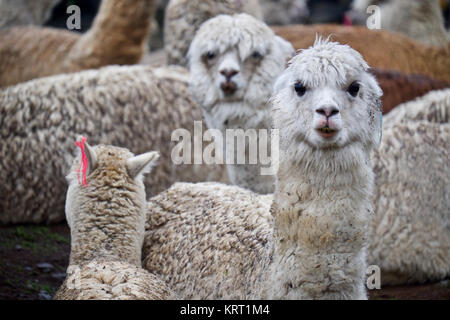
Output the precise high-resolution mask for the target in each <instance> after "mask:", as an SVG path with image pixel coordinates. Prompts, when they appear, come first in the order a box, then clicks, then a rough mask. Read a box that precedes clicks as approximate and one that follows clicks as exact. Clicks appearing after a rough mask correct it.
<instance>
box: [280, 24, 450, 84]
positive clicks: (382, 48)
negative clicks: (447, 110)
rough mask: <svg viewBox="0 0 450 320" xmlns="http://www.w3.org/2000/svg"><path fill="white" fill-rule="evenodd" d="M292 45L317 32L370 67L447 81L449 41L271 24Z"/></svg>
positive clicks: (300, 45) (309, 40)
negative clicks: (420, 40) (425, 41)
mask: <svg viewBox="0 0 450 320" xmlns="http://www.w3.org/2000/svg"><path fill="white" fill-rule="evenodd" d="M272 29H273V30H274V31H275V33H277V34H278V35H279V36H281V37H283V38H284V39H286V40H288V41H289V42H291V43H292V45H293V46H294V48H295V49H306V48H308V47H310V46H312V45H313V43H314V41H315V39H316V37H317V36H322V37H325V38H326V37H328V36H330V35H331V39H332V40H333V41H337V42H339V43H342V44H348V45H350V46H351V47H352V48H354V49H355V50H357V51H358V52H360V53H361V54H362V55H363V57H364V59H365V60H366V61H367V63H368V64H369V65H371V66H372V67H373V68H381V69H388V70H395V71H400V72H404V73H407V74H423V75H426V76H428V77H431V78H434V79H437V80H444V81H447V82H449V83H450V44H449V45H447V46H446V47H442V48H435V47H428V46H425V45H422V44H420V43H418V42H416V41H414V40H411V39H410V38H408V37H405V36H402V35H399V34H393V33H389V32H386V31H382V30H380V31H376V30H369V29H367V28H366V27H345V26H338V25H312V26H303V25H292V26H285V27H284V26H281V27H272Z"/></svg>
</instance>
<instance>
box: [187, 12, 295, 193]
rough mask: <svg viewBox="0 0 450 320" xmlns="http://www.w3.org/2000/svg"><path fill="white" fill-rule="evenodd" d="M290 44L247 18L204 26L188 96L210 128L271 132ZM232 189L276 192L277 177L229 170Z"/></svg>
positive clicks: (192, 52)
mask: <svg viewBox="0 0 450 320" xmlns="http://www.w3.org/2000/svg"><path fill="white" fill-rule="evenodd" d="M294 54H295V53H294V49H293V47H292V46H291V44H290V43H289V42H287V41H285V40H283V39H282V38H280V37H278V36H276V35H275V34H274V33H273V31H272V30H271V29H270V28H269V27H268V26H267V25H265V24H264V23H263V22H262V21H259V20H257V19H256V18H253V17H252V16H250V15H247V14H244V13H242V14H236V15H233V16H228V15H220V16H217V17H215V18H213V19H210V20H208V21H207V22H205V23H204V24H203V25H202V26H201V28H200V29H199V30H198V32H197V34H196V36H195V38H194V40H193V41H192V44H191V46H190V48H189V52H188V57H189V65H190V84H189V88H190V92H191V94H192V97H193V98H194V100H195V101H196V102H197V104H198V105H199V106H201V108H202V111H203V116H204V118H205V121H206V124H207V126H208V128H212V129H219V130H221V131H222V133H225V130H226V129H236V128H240V129H248V128H252V129H259V128H268V127H269V126H270V117H269V108H267V107H266V105H267V103H268V100H269V98H270V96H271V95H272V89H273V84H274V82H275V79H276V77H277V76H278V75H280V74H281V72H282V71H283V70H284V67H285V64H286V61H287V60H288V59H289V58H291V57H292V56H293V55H294ZM227 170H228V176H229V179H230V181H231V182H232V183H233V184H236V185H239V186H242V187H245V188H249V187H250V186H255V187H254V188H253V190H254V191H257V192H260V193H268V192H271V190H273V177H271V176H262V175H260V166H259V165H238V164H236V165H229V166H227Z"/></svg>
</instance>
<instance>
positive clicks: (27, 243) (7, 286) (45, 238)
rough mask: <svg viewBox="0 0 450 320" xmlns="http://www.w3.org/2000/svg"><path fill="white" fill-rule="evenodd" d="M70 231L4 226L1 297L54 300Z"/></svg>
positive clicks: (415, 290) (442, 290) (414, 295)
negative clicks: (52, 298)
mask: <svg viewBox="0 0 450 320" xmlns="http://www.w3.org/2000/svg"><path fill="white" fill-rule="evenodd" d="M69 252H70V231H69V228H68V227H67V225H66V224H60V225H55V226H26V225H23V226H10V227H0V300H33V299H50V298H51V297H52V296H53V295H54V293H55V292H56V290H57V289H58V287H59V286H60V285H61V283H62V282H63V280H64V278H65V270H66V268H67V264H68V261H69ZM369 294H370V298H371V299H388V300H403V299H406V300H410V299H433V300H434V299H440V300H450V284H449V281H448V280H447V281H442V282H440V283H428V284H422V285H413V286H399V287H386V288H382V289H381V290H370V291H369Z"/></svg>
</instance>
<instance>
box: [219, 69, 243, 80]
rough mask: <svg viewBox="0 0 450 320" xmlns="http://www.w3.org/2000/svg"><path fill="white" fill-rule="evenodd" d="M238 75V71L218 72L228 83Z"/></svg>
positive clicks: (225, 70) (226, 70)
mask: <svg viewBox="0 0 450 320" xmlns="http://www.w3.org/2000/svg"><path fill="white" fill-rule="evenodd" d="M238 73H239V71H237V70H234V69H224V70H221V71H220V74H221V75H223V76H225V78H227V81H230V79H231V78H233V77H234V76H235V75H237V74H238Z"/></svg>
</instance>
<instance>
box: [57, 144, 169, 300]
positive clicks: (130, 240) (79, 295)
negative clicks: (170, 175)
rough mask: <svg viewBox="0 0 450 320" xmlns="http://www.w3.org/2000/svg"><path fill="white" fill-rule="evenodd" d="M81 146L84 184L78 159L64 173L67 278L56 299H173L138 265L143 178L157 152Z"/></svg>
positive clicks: (162, 285)
mask: <svg viewBox="0 0 450 320" xmlns="http://www.w3.org/2000/svg"><path fill="white" fill-rule="evenodd" d="M85 150H86V156H87V159H88V167H87V171H86V177H87V184H88V185H87V186H81V185H80V184H79V178H78V177H77V170H79V168H80V163H81V159H80V157H77V159H76V160H75V161H74V163H73V165H72V168H71V171H70V173H69V175H68V176H67V179H68V182H69V188H68V191H67V200H66V216H67V222H68V224H69V227H70V230H71V238H72V244H71V247H72V248H71V252H70V263H69V268H68V270H69V272H68V273H69V276H68V277H67V278H66V280H65V281H64V283H63V284H62V286H61V287H60V289H59V290H58V292H57V293H56V295H55V297H54V298H55V299H60V300H61V299H70V300H72V299H166V298H172V297H173V295H172V293H171V291H170V290H169V289H168V288H167V286H166V285H165V284H164V283H163V282H162V281H161V280H160V279H158V278H157V277H156V276H154V275H152V274H150V273H148V272H147V271H145V270H144V269H142V268H141V248H142V242H143V240H144V223H145V204H146V200H145V189H144V183H143V181H142V180H143V174H144V173H145V172H146V171H148V170H149V169H150V167H151V166H152V165H153V164H154V163H155V161H156V160H157V158H158V154H157V153H156V152H149V153H145V154H141V155H139V156H134V155H133V154H132V153H131V152H129V151H128V150H126V149H123V148H117V147H112V146H104V145H99V146H96V147H90V146H89V145H88V144H87V143H86V144H85ZM71 271H75V272H73V273H72V272H71Z"/></svg>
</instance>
